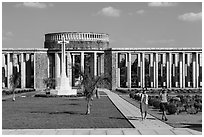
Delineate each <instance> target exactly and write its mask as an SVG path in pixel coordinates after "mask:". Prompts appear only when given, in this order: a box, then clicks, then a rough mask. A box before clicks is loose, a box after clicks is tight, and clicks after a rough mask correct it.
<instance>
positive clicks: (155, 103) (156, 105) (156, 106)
mask: <svg viewBox="0 0 204 137" xmlns="http://www.w3.org/2000/svg"><path fill="white" fill-rule="evenodd" d="M160 103H161V102H160V101H159V100H157V99H155V100H154V101H153V103H152V104H153V106H154V108H156V109H160Z"/></svg>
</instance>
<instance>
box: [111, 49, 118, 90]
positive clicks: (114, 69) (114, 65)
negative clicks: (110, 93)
mask: <svg viewBox="0 0 204 137" xmlns="http://www.w3.org/2000/svg"><path fill="white" fill-rule="evenodd" d="M117 55H118V54H117V53H115V52H112V65H111V66H112V71H111V72H112V90H115V89H116V88H117V83H118V81H117Z"/></svg>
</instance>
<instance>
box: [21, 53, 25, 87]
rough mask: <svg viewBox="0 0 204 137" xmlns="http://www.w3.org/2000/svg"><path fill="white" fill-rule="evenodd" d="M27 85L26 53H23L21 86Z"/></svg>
mask: <svg viewBox="0 0 204 137" xmlns="http://www.w3.org/2000/svg"><path fill="white" fill-rule="evenodd" d="M25 86H26V65H25V57H24V54H23V53H21V88H25Z"/></svg>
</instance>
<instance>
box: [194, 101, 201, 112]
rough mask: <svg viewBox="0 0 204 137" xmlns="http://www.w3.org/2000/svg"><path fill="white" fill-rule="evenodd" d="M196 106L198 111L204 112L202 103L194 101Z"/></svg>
mask: <svg viewBox="0 0 204 137" xmlns="http://www.w3.org/2000/svg"><path fill="white" fill-rule="evenodd" d="M194 107H195V109H196V110H197V111H200V112H202V103H200V102H199V103H194Z"/></svg>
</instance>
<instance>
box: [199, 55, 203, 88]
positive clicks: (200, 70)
mask: <svg viewBox="0 0 204 137" xmlns="http://www.w3.org/2000/svg"><path fill="white" fill-rule="evenodd" d="M199 55H200V63H199V64H200V68H199V72H201V73H199V77H200V83H199V84H200V86H201V87H202V53H201V54H199ZM200 74H201V75H200Z"/></svg>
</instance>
